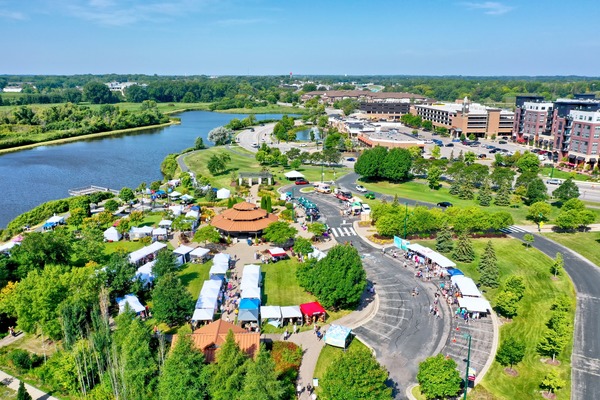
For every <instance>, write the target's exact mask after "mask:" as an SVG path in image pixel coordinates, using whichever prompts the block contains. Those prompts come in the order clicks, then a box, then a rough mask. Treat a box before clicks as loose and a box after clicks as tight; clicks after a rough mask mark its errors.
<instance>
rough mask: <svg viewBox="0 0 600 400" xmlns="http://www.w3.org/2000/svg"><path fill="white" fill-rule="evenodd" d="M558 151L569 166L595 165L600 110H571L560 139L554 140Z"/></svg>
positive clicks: (599, 142) (599, 130) (599, 141)
mask: <svg viewBox="0 0 600 400" xmlns="http://www.w3.org/2000/svg"><path fill="white" fill-rule="evenodd" d="M556 143H557V146H561V147H559V148H560V151H561V152H562V153H563V155H565V156H566V157H568V159H569V163H570V164H571V165H581V164H589V165H590V167H593V166H595V165H597V162H598V146H599V145H600V110H597V111H581V110H573V111H570V112H569V115H568V117H567V118H566V127H565V129H564V133H563V135H562V137H558V138H557V139H556Z"/></svg>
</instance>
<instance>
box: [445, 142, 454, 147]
mask: <svg viewBox="0 0 600 400" xmlns="http://www.w3.org/2000/svg"><path fill="white" fill-rule="evenodd" d="M446 147H454V143H446Z"/></svg>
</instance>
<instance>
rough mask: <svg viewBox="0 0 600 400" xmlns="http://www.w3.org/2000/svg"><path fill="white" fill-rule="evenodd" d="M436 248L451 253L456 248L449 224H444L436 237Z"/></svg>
mask: <svg viewBox="0 0 600 400" xmlns="http://www.w3.org/2000/svg"><path fill="white" fill-rule="evenodd" d="M435 249H436V250H437V251H439V252H441V253H449V252H451V251H452V250H453V249H454V242H453V241H452V231H451V230H450V228H449V227H448V225H447V224H444V225H443V226H442V229H440V231H439V232H438V234H437V237H436V238H435Z"/></svg>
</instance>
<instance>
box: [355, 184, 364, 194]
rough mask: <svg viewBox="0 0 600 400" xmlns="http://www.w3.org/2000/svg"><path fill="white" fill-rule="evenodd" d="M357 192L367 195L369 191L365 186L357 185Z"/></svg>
mask: <svg viewBox="0 0 600 400" xmlns="http://www.w3.org/2000/svg"><path fill="white" fill-rule="evenodd" d="M356 191H357V192H360V193H365V192H366V191H367V189H365V187H364V186H363V185H356Z"/></svg>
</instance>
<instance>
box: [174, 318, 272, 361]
mask: <svg viewBox="0 0 600 400" xmlns="http://www.w3.org/2000/svg"><path fill="white" fill-rule="evenodd" d="M230 330H231V331H233V338H234V340H235V342H236V343H237V345H238V346H239V347H240V349H241V350H242V351H243V352H244V353H246V354H247V355H248V356H249V357H254V355H255V354H256V353H257V352H258V348H259V347H260V333H258V332H248V331H246V330H245V329H244V328H241V327H239V326H237V325H234V324H232V323H231V322H227V321H224V320H222V319H219V320H217V321H215V322H211V323H210V324H208V325H205V326H203V327H202V328H199V329H196V330H195V331H194V333H192V334H190V335H189V337H190V338H191V339H192V344H193V345H194V347H196V348H197V349H199V350H202V352H203V353H204V358H205V360H206V362H208V363H212V362H215V360H216V354H217V351H218V350H219V348H220V347H221V346H222V345H223V343H225V339H226V338H227V334H228V333H229V331H230ZM177 338H178V335H173V344H172V346H175V343H177Z"/></svg>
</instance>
